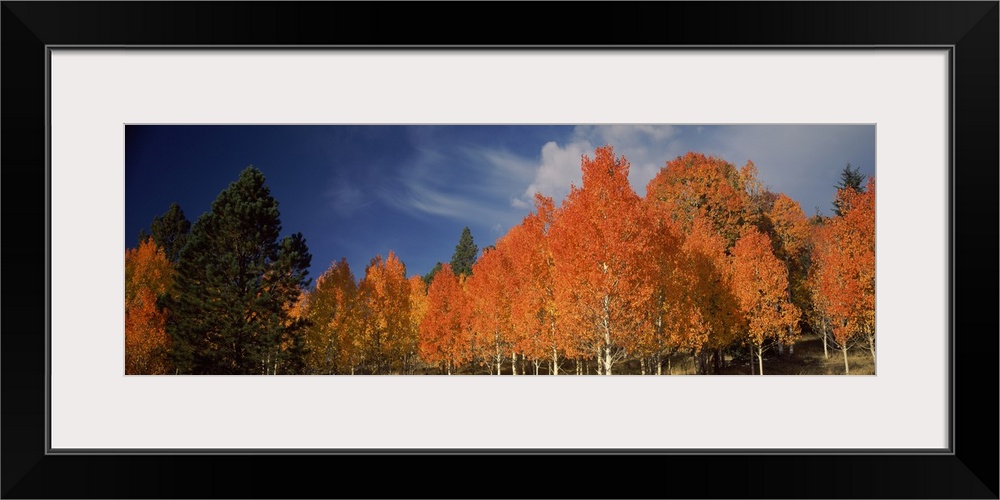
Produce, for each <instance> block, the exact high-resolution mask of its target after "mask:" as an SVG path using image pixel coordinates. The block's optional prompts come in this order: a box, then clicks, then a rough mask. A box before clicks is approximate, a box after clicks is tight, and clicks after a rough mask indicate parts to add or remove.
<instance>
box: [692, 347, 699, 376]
mask: <svg viewBox="0 0 1000 500" xmlns="http://www.w3.org/2000/svg"><path fill="white" fill-rule="evenodd" d="M691 364H692V365H694V374H695V375H698V373H699V372H698V353H696V352H694V351H692V352H691Z"/></svg>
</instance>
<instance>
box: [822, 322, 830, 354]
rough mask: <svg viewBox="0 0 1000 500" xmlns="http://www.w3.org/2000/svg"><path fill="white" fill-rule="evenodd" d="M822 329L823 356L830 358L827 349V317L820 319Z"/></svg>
mask: <svg viewBox="0 0 1000 500" xmlns="http://www.w3.org/2000/svg"><path fill="white" fill-rule="evenodd" d="M820 330H823V358H824V359H830V353H829V352H827V350H826V344H827V342H826V318H823V319H822V320H821V321H820Z"/></svg>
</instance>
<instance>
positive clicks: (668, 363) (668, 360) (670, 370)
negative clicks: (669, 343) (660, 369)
mask: <svg viewBox="0 0 1000 500" xmlns="http://www.w3.org/2000/svg"><path fill="white" fill-rule="evenodd" d="M673 374H674V369H673V367H671V366H670V355H669V354H668V355H667V375H673Z"/></svg>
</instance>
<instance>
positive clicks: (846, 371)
mask: <svg viewBox="0 0 1000 500" xmlns="http://www.w3.org/2000/svg"><path fill="white" fill-rule="evenodd" d="M840 350H841V351H843V352H844V374H845V375H850V374H851V366H850V365H849V364H847V346H846V345H845V346H843V347H841V348H840Z"/></svg>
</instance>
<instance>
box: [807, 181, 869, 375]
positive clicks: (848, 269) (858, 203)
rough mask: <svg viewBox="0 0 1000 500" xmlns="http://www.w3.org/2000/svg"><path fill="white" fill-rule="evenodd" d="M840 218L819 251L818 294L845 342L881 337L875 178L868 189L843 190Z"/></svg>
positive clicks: (816, 259) (833, 221) (829, 226)
mask: <svg viewBox="0 0 1000 500" xmlns="http://www.w3.org/2000/svg"><path fill="white" fill-rule="evenodd" d="M837 196H838V199H839V200H841V201H842V203H841V207H842V209H841V210H842V213H843V215H842V216H840V217H834V218H832V219H830V220H829V222H828V223H827V227H826V228H824V232H823V233H821V238H822V239H821V242H822V244H817V245H816V248H815V250H814V253H813V261H814V266H815V267H816V269H815V272H814V273H813V281H812V284H813V289H814V296H818V297H821V298H822V300H821V301H817V307H822V311H823V312H824V313H825V315H826V317H827V318H829V319H830V320H831V324H832V326H833V335H834V339H835V340H836V341H837V343H838V344H841V345H845V344H846V343H847V342H848V341H850V340H851V339H852V338H854V337H855V336H861V337H863V338H864V339H865V340H867V341H868V344H869V349H871V351H872V355H874V350H875V346H874V342H875V179H873V178H869V180H868V186H867V188H866V189H865V192H864V193H859V192H856V191H854V190H851V189H843V190H840V191H839V192H838V194H837Z"/></svg>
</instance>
